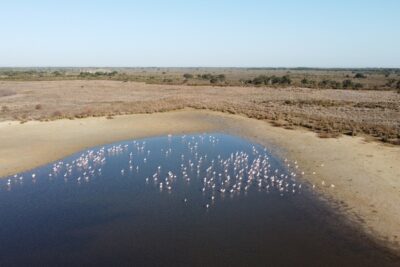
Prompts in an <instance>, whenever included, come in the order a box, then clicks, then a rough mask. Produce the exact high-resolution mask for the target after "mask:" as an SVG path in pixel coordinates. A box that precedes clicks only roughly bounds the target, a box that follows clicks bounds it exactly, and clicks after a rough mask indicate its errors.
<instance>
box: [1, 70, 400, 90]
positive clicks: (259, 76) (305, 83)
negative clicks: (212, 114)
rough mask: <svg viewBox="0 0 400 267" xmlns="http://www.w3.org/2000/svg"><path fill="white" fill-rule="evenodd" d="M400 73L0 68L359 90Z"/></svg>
mask: <svg viewBox="0 0 400 267" xmlns="http://www.w3.org/2000/svg"><path fill="white" fill-rule="evenodd" d="M399 75H400V70H398V69H309V68H294V69H285V68H234V69H230V68H115V69H114V68H81V69H79V68H0V81H1V80H3V81H7V80H12V81H47V80H117V81H124V82H145V83H148V84H175V85H179V84H187V85H207V84H215V85H223V86H254V85H257V86H272V87H307V88H316V89H357V90H361V89H363V90H397V81H398V80H399V79H398V77H400V76H399ZM393 80H394V83H393ZM350 82H351V83H350ZM343 83H344V86H343Z"/></svg>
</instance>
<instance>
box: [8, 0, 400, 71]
mask: <svg viewBox="0 0 400 267" xmlns="http://www.w3.org/2000/svg"><path fill="white" fill-rule="evenodd" d="M0 30H1V33H0V34H1V38H0V66H171V67H180V66H211V67H224V66H234V67H298V66H305V67H400V1H397V0H380V1H378V0H376V1H372V0H364V1H361V0H347V1H345V0H327V1H322V0H320V1H316V0H304V1H295V0H281V1H277V0H276V1H268V0H265V1H261V0H260V1H257V0H246V1H245V0H242V1H239V0H230V1H228V0H214V1H211V0H198V1H188V0H187V1H183V0H182V1H179V0H170V1H161V0H158V1H157V0H153V1H152V0H147V1H134V0H133V1H123V0H109V1H102V0H97V1H94V0H93V1H92V0H87V1H82V0H81V1H77V0H68V1H63V0H59V1H44V0H35V1H33V0H29V1H28V0H25V1H23V0H0Z"/></svg>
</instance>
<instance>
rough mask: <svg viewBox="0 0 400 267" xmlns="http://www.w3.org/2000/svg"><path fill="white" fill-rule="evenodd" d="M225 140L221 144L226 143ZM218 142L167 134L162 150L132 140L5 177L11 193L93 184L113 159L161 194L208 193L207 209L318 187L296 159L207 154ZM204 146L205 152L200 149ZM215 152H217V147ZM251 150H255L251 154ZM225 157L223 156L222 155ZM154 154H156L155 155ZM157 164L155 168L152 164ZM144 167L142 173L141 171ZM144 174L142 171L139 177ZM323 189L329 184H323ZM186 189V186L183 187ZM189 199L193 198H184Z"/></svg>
mask: <svg viewBox="0 0 400 267" xmlns="http://www.w3.org/2000/svg"><path fill="white" fill-rule="evenodd" d="M173 138H175V141H176V140H178V139H179V143H180V144H181V146H183V149H182V148H181V149H176V150H177V151H174V150H175V146H174V145H173V144H172V141H173ZM222 142H223V141H222ZM219 143H220V139H219V136H218V135H217V136H215V135H212V134H201V135H196V136H186V135H183V136H179V137H178V136H177V137H172V135H168V137H167V142H166V143H165V144H166V146H165V147H163V148H159V147H158V149H157V150H156V149H154V148H153V149H150V148H147V143H146V141H131V142H125V143H124V144H118V145H109V146H103V147H101V148H97V149H91V150H87V151H85V152H83V153H81V154H80V155H79V156H76V157H75V158H74V159H71V160H68V159H65V160H62V161H58V162H56V163H54V164H52V167H51V169H50V170H49V171H48V173H46V174H43V173H41V174H40V175H37V174H36V173H35V172H29V173H28V174H27V173H25V174H16V175H13V176H12V177H9V178H8V179H6V184H5V186H4V188H5V189H6V190H8V191H11V189H12V188H13V187H15V186H18V185H20V186H21V185H23V184H24V183H26V182H31V183H33V184H35V183H36V182H37V180H38V179H45V180H50V181H52V180H54V179H63V180H64V181H65V183H67V182H76V183H77V184H82V183H89V182H90V181H91V180H92V179H96V177H101V176H103V170H104V169H105V168H106V167H107V162H108V161H109V160H110V159H111V158H112V157H119V158H118V160H121V161H125V162H124V164H123V165H124V167H123V168H121V169H120V173H117V174H115V171H114V174H115V175H118V176H120V177H132V178H135V179H142V180H143V181H144V183H145V184H146V185H147V186H154V187H155V188H157V190H159V191H160V192H164V191H166V192H168V193H171V192H173V191H174V190H178V188H179V190H180V189H181V188H182V187H179V186H178V185H179V184H185V185H187V186H190V184H191V183H194V185H195V186H197V187H198V192H201V193H202V194H203V195H204V198H205V202H204V204H203V205H204V207H205V208H206V209H209V208H211V207H212V206H213V205H214V204H215V199H216V198H217V197H219V196H226V195H229V196H231V197H234V196H237V195H241V194H248V193H250V192H252V191H254V190H256V191H264V192H266V193H270V192H274V193H276V194H280V195H281V196H285V195H293V194H298V193H301V192H302V189H303V188H304V187H307V188H311V189H314V188H315V187H316V185H309V184H307V186H304V185H302V183H300V182H299V181H298V180H299V179H297V178H298V177H299V176H304V175H305V173H304V172H301V171H300V170H299V165H298V163H297V161H294V162H289V161H288V160H287V159H284V160H283V161H282V163H281V164H279V165H277V163H276V162H275V163H272V162H271V156H270V154H269V153H268V151H267V149H266V148H263V147H261V146H254V145H252V147H251V149H247V150H248V151H244V150H237V151H235V152H232V153H230V154H227V153H225V154H227V155H225V157H224V156H222V155H220V154H218V151H217V153H214V155H211V156H210V155H209V154H208V153H207V150H209V149H210V147H211V148H215V147H216V146H218V144H219ZM202 148H203V149H202ZM216 149H217V148H216ZM250 150H251V151H250ZM222 154H223V153H222ZM153 155H157V156H156V157H154V158H153V159H152V157H153ZM151 160H154V161H156V162H157V164H160V165H158V166H156V167H155V168H154V169H153V170H152V171H151V173H150V174H149V168H147V169H146V164H148V162H149V161H151ZM167 160H168V161H173V162H174V166H175V168H170V169H168V167H165V166H163V163H164V162H165V161H167ZM153 165H154V164H153ZM142 169H144V170H143V172H142ZM141 172H142V173H141ZM321 185H322V186H330V187H332V188H334V187H335V186H334V185H333V184H331V185H325V182H324V181H321ZM183 188H184V187H183ZM182 201H184V202H188V201H190V198H189V197H185V198H183V199H182Z"/></svg>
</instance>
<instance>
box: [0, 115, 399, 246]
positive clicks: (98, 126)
mask: <svg viewBox="0 0 400 267" xmlns="http://www.w3.org/2000/svg"><path fill="white" fill-rule="evenodd" d="M205 131H225V132H227V133H232V134H236V135H240V136H243V137H246V138H249V139H252V140H254V141H257V142H259V143H262V144H264V145H268V146H269V147H272V148H279V149H276V150H275V151H277V152H279V153H280V154H281V156H282V157H287V158H289V159H290V160H297V162H298V163H299V164H300V167H301V169H302V170H304V171H305V173H306V175H305V179H306V180H307V181H308V182H310V183H311V184H315V185H316V188H317V190H318V192H320V193H322V195H323V196H324V197H325V198H326V199H329V200H331V201H335V202H336V203H341V206H342V207H346V210H345V212H346V214H348V215H349V218H351V219H355V218H358V219H357V222H358V223H360V225H362V227H364V229H365V230H366V232H368V233H371V234H373V235H374V236H375V237H378V238H380V239H381V240H386V241H388V244H390V246H392V247H393V248H397V249H399V247H400V246H399V241H400V205H399V203H400V164H399V162H400V147H393V146H388V145H383V144H379V143H367V142H365V141H364V140H363V139H362V138H360V137H347V136H344V137H341V138H338V139H320V138H318V137H316V135H315V134H314V133H311V132H308V131H303V130H286V129H283V128H277V127H273V126H271V125H270V124H268V123H266V122H263V121H260V120H255V119H248V118H245V117H241V116H238V115H228V114H223V113H217V112H210V111H195V110H182V111H174V112H168V113H157V114H138V115H126V116H117V117H115V118H114V119H106V118H86V119H79V120H57V121H51V122H28V123H25V124H20V123H18V122H1V123H0V177H4V176H7V175H11V174H14V173H18V172H22V171H24V170H28V169H31V168H34V167H37V166H40V165H43V164H46V163H48V162H51V161H54V160H57V159H60V158H63V157H65V156H67V155H70V154H72V153H74V152H77V151H79V150H82V149H85V148H89V147H93V146H96V145H100V144H105V143H111V142H116V141H121V140H126V139H133V138H140V137H147V136H156V135H164V134H169V133H171V134H179V133H192V132H205ZM323 182H324V184H325V185H322V184H323ZM331 185H334V187H332V186H331Z"/></svg>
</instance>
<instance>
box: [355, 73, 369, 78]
mask: <svg viewBox="0 0 400 267" xmlns="http://www.w3.org/2000/svg"><path fill="white" fill-rule="evenodd" d="M354 78H356V79H365V78H367V76H365V74H363V73H360V72H358V73H356V75H354Z"/></svg>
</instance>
